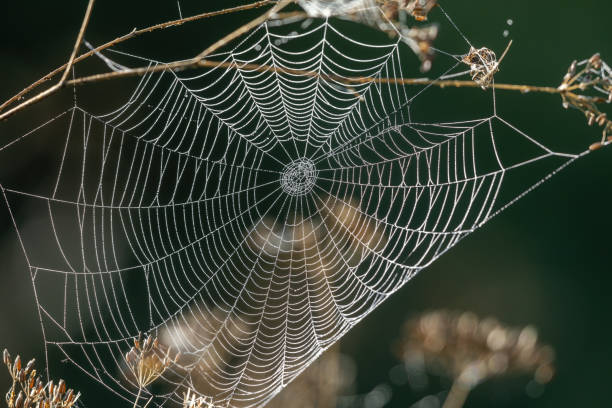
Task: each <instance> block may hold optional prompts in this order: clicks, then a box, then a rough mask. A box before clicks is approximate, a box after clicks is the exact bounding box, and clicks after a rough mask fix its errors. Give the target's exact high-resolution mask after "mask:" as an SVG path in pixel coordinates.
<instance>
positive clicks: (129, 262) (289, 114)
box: [0, 13, 587, 407]
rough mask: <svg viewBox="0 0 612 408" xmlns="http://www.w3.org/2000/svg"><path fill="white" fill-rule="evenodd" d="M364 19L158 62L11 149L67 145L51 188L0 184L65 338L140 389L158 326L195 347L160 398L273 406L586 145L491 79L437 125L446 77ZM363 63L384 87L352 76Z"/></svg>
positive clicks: (288, 29) (124, 388)
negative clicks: (378, 312) (514, 116)
mask: <svg viewBox="0 0 612 408" xmlns="http://www.w3.org/2000/svg"><path fill="white" fill-rule="evenodd" d="M444 14H445V13H444ZM439 17H440V18H441V19H444V18H446V17H445V16H443V15H440V16H439ZM447 23H448V24H447V25H448V27H447V31H446V33H447V34H448V35H453V33H455V35H457V36H458V38H460V39H461V40H462V41H463V38H464V37H463V36H462V35H461V36H460V35H459V33H456V32H454V31H452V30H453V29H454V28H453V27H452V26H453V25H454V24H450V23H449V22H447ZM357 34H358V30H356V29H355V26H354V25H351V24H347V23H346V22H339V21H337V20H334V19H313V20H308V21H306V22H304V21H298V22H292V23H288V24H274V23H273V22H268V23H265V24H263V25H261V26H259V27H258V28H256V29H255V30H253V31H252V32H250V33H249V34H248V35H247V36H246V37H245V38H243V39H242V40H241V41H240V42H239V43H238V44H236V45H235V46H233V47H232V49H231V50H230V51H227V52H224V53H220V54H217V55H214V56H211V59H216V60H218V61H220V62H221V63H222V64H223V65H221V64H220V65H219V66H214V67H211V68H207V69H201V70H198V71H186V72H171V71H162V72H150V73H147V74H146V75H144V76H142V77H141V78H140V79H139V80H138V82H137V84H136V86H135V87H134V89H133V92H132V94H131V96H130V97H129V98H128V99H127V100H126V101H125V102H124V103H123V104H121V105H120V106H118V107H117V108H116V109H115V110H113V111H111V112H109V113H105V114H95V113H93V112H90V111H89V110H88V109H87V108H86V107H83V106H81V105H80V104H79V103H75V105H74V106H72V107H70V108H69V109H68V110H66V111H65V112H64V113H62V114H60V115H58V116H56V117H54V118H53V119H51V120H49V121H48V122H46V123H45V124H43V125H41V126H39V127H37V128H35V129H33V130H32V131H30V132H28V133H26V134H20V135H17V136H14V137H9V140H8V141H7V142H3V144H2V145H0V156H1V157H2V160H1V162H2V164H0V176H1V175H3V174H4V175H6V174H9V173H10V172H9V168H8V166H10V163H11V157H13V155H16V154H18V153H19V152H23V151H27V150H28V149H29V148H31V146H32V145H34V144H35V143H37V141H38V142H40V140H44V142H45V144H46V146H48V147H47V149H48V152H47V154H48V157H51V158H52V159H51V160H48V162H47V163H46V164H45V166H46V167H44V169H39V171H40V182H39V183H38V184H36V187H32V184H25V182H24V183H23V184H20V181H19V180H7V178H6V177H4V176H2V177H3V178H2V179H0V183H2V184H0V189H1V191H2V195H3V197H4V199H5V201H6V204H7V206H8V207H9V209H10V212H11V216H12V221H13V224H14V226H15V229H16V231H17V235H18V238H19V241H20V243H21V245H22V248H23V251H24V254H25V257H26V260H27V263H28V266H29V271H28V272H29V275H28V276H29V278H30V279H31V281H32V284H33V287H34V291H35V294H36V296H35V302H36V306H37V309H38V312H39V315H40V322H41V328H42V331H43V336H44V340H45V349H46V350H47V352H59V353H61V354H62V355H63V358H65V359H67V360H68V361H70V362H72V363H73V364H75V365H76V366H77V367H79V368H80V369H81V370H82V371H83V372H84V373H86V374H87V375H88V376H89V377H91V378H92V379H93V380H95V381H98V382H99V383H100V384H103V385H104V386H105V387H107V388H108V389H109V390H111V391H112V392H114V393H115V394H116V395H117V396H119V397H121V398H124V399H126V400H128V401H133V400H134V397H135V395H136V393H137V391H138V388H137V386H136V383H135V380H134V378H133V377H132V376H131V375H130V373H129V371H128V370H127V368H126V364H125V361H124V357H123V356H124V354H125V352H126V351H127V350H128V349H129V347H130V346H131V341H132V338H134V337H136V336H138V334H139V333H140V332H147V333H152V334H155V335H156V336H158V337H159V339H160V341H161V342H163V343H164V344H166V345H169V346H172V347H173V348H175V349H177V350H179V351H180V352H181V355H182V357H181V359H180V361H179V362H178V364H176V365H174V366H172V367H171V368H170V369H169V370H167V371H166V372H165V373H164V375H163V376H162V378H161V379H160V380H159V385H158V386H157V388H156V392H155V394H154V398H153V400H152V401H151V405H157V406H162V405H163V406H171V405H176V404H180V402H181V401H182V395H183V393H184V392H185V391H186V389H187V388H193V389H194V390H195V391H196V392H197V393H199V394H201V395H204V396H207V397H211V398H212V399H213V400H214V402H215V405H218V406H232V407H246V406H261V405H263V404H265V402H266V401H268V400H269V399H270V398H272V397H273V396H274V395H275V394H276V393H278V392H279V391H280V390H281V389H282V388H283V387H284V386H285V385H286V384H288V383H289V382H290V381H291V380H292V379H293V378H295V377H296V376H297V375H298V374H299V373H300V372H301V371H302V370H303V369H304V368H305V367H307V366H308V364H309V363H310V362H312V361H313V360H314V359H315V358H317V357H318V356H319V355H320V354H321V353H322V352H323V351H324V350H325V349H327V348H328V347H330V346H331V345H332V344H334V343H335V342H336V341H338V339H339V338H340V337H341V336H342V335H344V334H345V333H346V332H347V331H349V330H350V328H351V327H353V326H354V325H355V324H357V323H358V322H359V321H361V320H362V319H363V318H365V317H366V316H367V315H368V314H369V313H370V312H371V311H372V310H373V309H374V308H376V307H377V306H378V305H379V304H380V303H381V302H382V301H384V300H385V299H387V298H388V297H389V296H390V295H392V294H393V293H394V292H395V291H397V290H398V289H399V288H400V287H402V285H404V284H405V283H406V282H407V281H409V280H410V279H411V278H412V277H413V276H415V274H416V273H418V272H419V271H421V270H422V269H424V268H426V267H427V266H428V265H430V264H431V263H432V262H433V261H435V260H436V259H437V258H438V257H440V256H441V255H442V254H444V253H445V252H446V251H447V250H448V249H450V248H451V247H453V246H454V245H456V244H457V243H458V242H459V241H460V240H461V239H462V238H464V237H466V236H468V235H469V234H470V233H471V232H473V231H474V230H476V229H477V228H479V227H480V226H482V225H483V224H484V223H486V222H487V221H488V220H490V219H491V218H492V217H493V216H495V215H496V214H497V213H499V212H500V211H502V210H503V209H504V208H506V207H507V206H509V205H511V204H512V203H514V202H515V201H516V200H517V199H518V198H520V197H521V196H523V195H524V194H525V191H530V190H531V189H532V188H533V187H530V186H537V185H539V184H540V183H542V182H543V181H544V180H546V179H547V178H548V177H549V176H550V175H551V174H553V173H555V172H556V171H557V170H558V169H560V168H562V167H564V166H566V165H567V164H569V163H571V162H572V161H574V160H576V159H577V158H579V157H581V156H583V155H585V154H587V152H582V151H579V152H560V151H556V150H554V149H552V148H550V147H547V144H545V143H544V142H542V141H540V140H538V139H536V138H535V137H533V136H530V135H528V134H527V133H525V132H523V131H521V130H519V129H518V127H516V126H515V125H513V124H511V123H510V122H509V121H507V120H505V119H504V118H502V116H500V115H499V114H498V112H497V106H496V103H495V93H494V92H493V91H488V92H487V93H484V92H482V95H486V97H487V98H489V103H488V107H489V108H491V109H490V111H487V112H485V113H484V114H483V113H482V112H479V113H477V114H475V115H474V116H473V117H471V118H467V119H464V120H461V121H452V120H445V119H444V117H439V118H438V119H436V120H435V121H431V120H423V119H422V117H425V116H427V115H425V114H423V113H422V112H424V111H426V112H427V114H428V115H435V109H434V107H432V106H430V105H428V104H427V102H425V101H423V100H424V98H423V95H424V94H426V93H427V92H429V90H430V87H429V86H427V85H423V86H418V87H406V86H402V85H401V80H402V79H404V78H409V77H410V76H409V72H408V71H407V70H408V69H409V68H408V67H415V66H418V61H417V59H416V58H415V57H414V55H412V54H411V52H410V49H409V48H408V47H407V46H406V45H405V44H404V43H403V42H402V41H401V36H399V37H397V38H389V37H387V36H385V35H383V36H378V37H376V36H374V35H373V36H372V39H371V42H368V43H365V42H363V40H362V37H359V36H358V35H357ZM463 45H464V48H465V49H461V50H455V52H451V51H442V50H438V51H437V54H438V59H437V60H436V62H435V64H437V65H438V66H445V69H444V70H443V71H442V73H441V74H440V75H452V76H456V75H458V73H459V72H460V71H461V69H462V66H461V58H462V56H463V54H462V53H463V52H465V51H467V49H469V47H470V46H471V44H469V43H467V40H466V42H464V43H463ZM111 52H112V55H113V56H114V57H116V58H121V59H122V61H123V62H125V63H126V65H127V66H129V63H131V64H132V65H133V66H136V65H137V64H141V63H142V62H143V61H144V62H146V63H148V64H149V65H150V66H151V67H153V66H156V65H158V64H159V62H157V61H154V60H151V59H147V58H144V57H139V56H135V55H133V54H126V53H124V52H119V51H118V50H114V51H111ZM109 55H110V53H109ZM118 66H120V65H118ZM257 66H269V67H273V68H276V69H258V68H257ZM306 73H309V74H306ZM355 76H360V77H368V78H372V79H373V80H371V81H363V82H350V83H347V81H346V78H354V77H355ZM383 78H394V79H397V81H383V80H382V79H383ZM83 92H84V91H83ZM478 92H481V91H480V90H478ZM422 101H423V102H422ZM437 103H444V101H443V100H438V101H437ZM415 112H421V113H415ZM512 174H516V175H517V176H516V177H517V178H515V179H513V181H509V178H510V179H511V175H512ZM22 211H26V212H27V214H30V215H29V216H23V212H22ZM15 214H19V216H16V215H15ZM34 231H35V232H34ZM151 392H152V391H151V390H144V393H145V394H147V393H148V394H150V395H153V394H151ZM146 397H147V398H146V399H143V401H146V400H148V398H149V395H147V396H146ZM84 401H85V402H86V403H87V396H85V398H84ZM143 403H144V402H143Z"/></svg>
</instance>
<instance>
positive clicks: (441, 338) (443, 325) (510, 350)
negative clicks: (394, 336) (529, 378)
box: [399, 311, 554, 388]
mask: <svg viewBox="0 0 612 408" xmlns="http://www.w3.org/2000/svg"><path fill="white" fill-rule="evenodd" d="M399 351H400V355H401V357H402V358H403V359H404V360H405V361H407V362H408V361H422V362H424V364H425V365H426V366H427V367H437V368H438V369H439V370H441V371H442V372H444V373H446V374H447V375H449V376H450V377H452V378H453V379H454V380H456V381H459V382H460V383H462V384H463V385H464V386H466V387H468V388H471V387H474V386H475V385H477V384H479V383H481V382H483V381H485V380H487V379H489V378H492V377H494V376H500V375H504V374H510V373H524V374H532V375H533V376H534V379H535V380H536V381H537V382H539V383H542V384H544V383H547V382H549V381H550V380H551V379H552V377H553V374H554V369H553V362H554V352H553V350H552V349H551V348H550V347H548V346H543V345H540V344H539V343H538V336H537V332H536V330H535V329H534V328H533V327H530V326H527V327H523V328H514V327H507V326H504V325H502V324H501V323H499V322H498V321H497V320H494V319H479V318H478V317H476V316H475V315H474V314H472V313H453V312H446V311H436V312H431V313H426V314H424V315H422V316H420V317H418V318H416V319H413V320H410V321H409V322H407V323H406V325H405V327H404V337H403V338H402V340H401V343H400V350H399ZM416 356H419V358H415V357H416Z"/></svg>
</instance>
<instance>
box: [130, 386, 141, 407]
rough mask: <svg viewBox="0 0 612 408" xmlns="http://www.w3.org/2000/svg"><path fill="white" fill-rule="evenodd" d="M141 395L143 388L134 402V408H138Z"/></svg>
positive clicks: (139, 390)
mask: <svg viewBox="0 0 612 408" xmlns="http://www.w3.org/2000/svg"><path fill="white" fill-rule="evenodd" d="M140 394H142V387H139V388H138V394H137V395H136V399H135V400H134V405H133V406H132V408H137V407H138V401H139V400H140Z"/></svg>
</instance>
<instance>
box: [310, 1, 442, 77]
mask: <svg viewBox="0 0 612 408" xmlns="http://www.w3.org/2000/svg"><path fill="white" fill-rule="evenodd" d="M298 3H299V4H300V6H301V7H302V8H303V9H304V10H305V11H306V13H307V14H308V15H309V16H310V17H324V18H327V17H339V18H344V19H348V20H352V21H356V22H358V23H362V24H366V25H369V26H372V27H375V28H377V29H379V30H381V31H383V32H385V33H387V34H388V35H389V36H396V35H397V34H398V33H399V34H400V35H401V37H402V40H403V41H404V42H405V43H406V44H407V45H408V46H409V47H410V49H411V50H412V51H413V52H414V53H415V54H416V55H417V56H418V57H419V59H420V60H421V63H422V65H421V71H423V72H425V71H428V70H429V69H430V68H431V61H432V59H433V54H434V52H433V48H432V44H433V42H434V41H435V40H436V38H437V37H438V26H437V25H435V24H433V25H429V26H424V27H416V26H412V27H409V26H406V24H405V23H404V21H405V20H406V19H404V18H402V15H401V14H402V13H404V14H405V13H408V14H411V15H412V16H414V17H415V19H417V20H418V21H423V20H426V19H427V14H428V13H429V11H430V10H431V9H432V8H433V7H434V6H435V5H436V4H437V2H436V1H435V0H412V1H407V0H298ZM381 11H382V12H381Z"/></svg>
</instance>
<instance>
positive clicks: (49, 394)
mask: <svg viewBox="0 0 612 408" xmlns="http://www.w3.org/2000/svg"><path fill="white" fill-rule="evenodd" d="M3 361H4V364H5V365H6V366H7V368H8V370H9V373H10V375H11V377H12V379H13V385H12V386H11V388H10V389H9V392H8V393H7V394H6V403H7V406H8V407H9V408H71V407H72V406H73V405H74V404H76V402H77V401H78V399H79V397H80V395H81V394H80V393H76V394H75V392H74V391H73V390H70V389H69V390H67V389H66V388H67V387H66V383H65V382H64V380H60V381H59V382H58V383H57V384H55V383H54V382H53V381H49V382H48V383H46V384H43V382H42V380H41V379H40V377H38V376H37V375H36V370H35V369H34V364H35V360H34V359H32V360H30V361H29V362H28V364H27V365H26V366H25V367H22V365H21V359H20V358H19V356H17V357H15V361H11V356H10V354H9V353H8V351H6V350H4V352H3Z"/></svg>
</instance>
